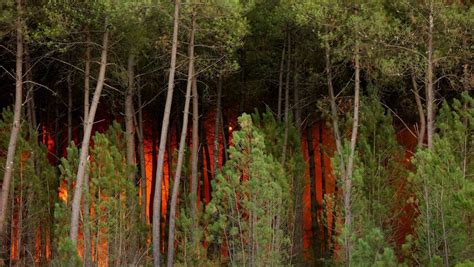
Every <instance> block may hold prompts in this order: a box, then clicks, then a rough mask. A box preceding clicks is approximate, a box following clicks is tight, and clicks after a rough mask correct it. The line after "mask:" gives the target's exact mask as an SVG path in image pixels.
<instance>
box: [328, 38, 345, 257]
mask: <svg viewBox="0 0 474 267" xmlns="http://www.w3.org/2000/svg"><path fill="white" fill-rule="evenodd" d="M325 59H326V76H327V85H328V94H329V101H330V106H331V121H332V128H333V129H332V130H333V135H334V141H335V143H336V155H337V156H338V157H339V172H340V174H339V177H342V178H344V177H345V176H346V169H345V163H344V157H343V154H342V138H341V134H340V130H339V119H338V112H337V105H336V96H335V93H334V87H333V84H332V70H331V69H332V66H331V46H330V44H329V42H326V48H325ZM338 189H339V187H338V183H337V181H336V183H335V184H334V197H333V206H332V214H331V215H332V221H331V239H332V242H331V248H330V249H329V253H330V254H331V255H334V250H335V245H336V240H335V237H336V220H337V214H336V213H337V201H336V200H337V197H338V196H337V195H338V191H339V190H338Z"/></svg>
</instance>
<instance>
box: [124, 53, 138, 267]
mask: <svg viewBox="0 0 474 267" xmlns="http://www.w3.org/2000/svg"><path fill="white" fill-rule="evenodd" d="M127 77H128V87H127V91H126V93H125V136H126V140H127V152H126V159H127V165H128V166H131V167H135V166H136V157H135V125H134V117H135V116H134V114H135V111H134V107H133V96H134V94H135V56H134V55H133V53H132V52H129V54H128V63H127ZM135 176H136V172H134V171H130V172H129V173H128V179H129V181H130V182H131V183H132V184H133V185H135V184H136V181H135ZM136 203H137V196H136V195H135V194H128V195H127V206H128V209H129V210H130V218H129V220H128V223H130V227H135V226H134V225H136V219H138V213H137V208H136V205H135V204H136ZM129 239H130V240H128V242H127V243H128V244H129V245H130V247H129V249H130V251H128V254H129V256H130V257H128V258H129V260H130V262H131V261H132V260H133V257H134V253H135V251H136V250H137V249H138V242H139V241H138V239H137V235H136V234H132V235H130V236H129Z"/></svg>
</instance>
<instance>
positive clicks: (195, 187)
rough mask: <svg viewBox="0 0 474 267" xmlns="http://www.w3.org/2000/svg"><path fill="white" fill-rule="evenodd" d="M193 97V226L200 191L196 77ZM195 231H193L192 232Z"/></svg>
mask: <svg viewBox="0 0 474 267" xmlns="http://www.w3.org/2000/svg"><path fill="white" fill-rule="evenodd" d="M191 87H192V98H193V130H192V134H193V142H192V143H193V147H192V153H191V165H192V166H191V171H192V172H191V176H192V179H191V198H190V200H191V203H190V204H191V221H192V223H191V228H194V227H193V226H194V225H196V224H197V201H198V199H197V195H198V193H197V191H198V155H199V145H200V144H199V107H198V105H199V99H198V92H197V81H196V77H193V80H192V86H191ZM192 232H193V231H191V233H192Z"/></svg>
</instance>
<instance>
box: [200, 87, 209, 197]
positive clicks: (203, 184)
mask: <svg viewBox="0 0 474 267" xmlns="http://www.w3.org/2000/svg"><path fill="white" fill-rule="evenodd" d="M198 92H199V91H198ZM200 106H201V115H199V116H198V117H199V118H198V119H199V149H198V169H199V170H198V179H199V182H198V190H199V194H200V197H199V201H200V203H201V204H202V205H205V204H207V202H206V190H207V188H206V182H205V180H206V175H205V174H204V172H205V170H204V160H205V156H204V146H205V145H206V140H205V139H204V138H205V134H204V125H203V123H204V114H205V113H204V106H203V101H202V98H201V100H200Z"/></svg>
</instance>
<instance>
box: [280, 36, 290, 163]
mask: <svg viewBox="0 0 474 267" xmlns="http://www.w3.org/2000/svg"><path fill="white" fill-rule="evenodd" d="M287 42H288V55H287V62H286V63H287V65H286V86H285V114H284V122H285V136H284V137H283V152H282V156H281V163H282V164H285V162H286V151H287V146H288V128H289V127H290V122H289V112H290V110H289V109H290V68H291V34H290V33H288V41H287Z"/></svg>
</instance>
